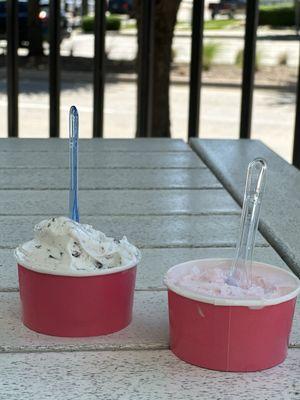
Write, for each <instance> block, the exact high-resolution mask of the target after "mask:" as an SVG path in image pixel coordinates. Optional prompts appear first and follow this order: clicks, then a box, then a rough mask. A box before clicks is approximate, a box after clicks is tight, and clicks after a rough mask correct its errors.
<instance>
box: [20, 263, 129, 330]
mask: <svg viewBox="0 0 300 400" xmlns="http://www.w3.org/2000/svg"><path fill="white" fill-rule="evenodd" d="M18 274H19V286H20V298H21V306H22V321H23V323H24V325H25V326H27V327H28V328H29V329H31V330H33V331H36V332H39V333H44V334H47V335H52V336H62V337H84V336H99V335H106V334H109V333H112V332H117V331H119V330H121V329H123V328H125V327H126V326H127V325H129V324H130V322H131V319H132V307H133V295H134V287H135V277H136V266H128V267H116V268H113V269H106V270H103V271H101V273H98V274H97V275H92V274H91V275H88V276H86V275H85V276H76V275H75V276H69V275H68V276H66V275H56V274H55V275H54V274H49V273H43V272H39V271H36V270H31V269H29V268H27V267H24V266H22V265H19V264H18Z"/></svg>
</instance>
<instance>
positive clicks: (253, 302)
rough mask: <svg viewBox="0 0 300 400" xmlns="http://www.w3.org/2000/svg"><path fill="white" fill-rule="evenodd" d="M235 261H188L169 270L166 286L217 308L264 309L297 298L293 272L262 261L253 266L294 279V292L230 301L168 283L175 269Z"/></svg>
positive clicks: (297, 291) (218, 259)
mask: <svg viewBox="0 0 300 400" xmlns="http://www.w3.org/2000/svg"><path fill="white" fill-rule="evenodd" d="M231 260H233V259H232V258H203V259H196V260H190V261H186V262H184V263H180V264H176V265H174V266H173V267H171V268H169V269H168V271H167V273H166V274H165V276H164V284H165V286H166V287H167V288H168V290H171V291H172V292H175V293H176V294H179V295H180V296H183V297H186V298H188V299H191V300H196V301H201V302H203V303H208V304H213V305H215V306H245V307H253V308H255V307H257V308H262V307H265V306H271V305H276V304H280V303H284V302H286V301H289V300H291V299H293V298H294V297H296V296H297V295H298V294H299V292H300V280H299V279H298V278H297V277H296V275H294V274H293V273H292V272H289V271H286V270H284V269H283V268H280V267H277V266H274V265H271V264H267V263H264V262H260V261H253V264H256V265H258V264H259V265H263V266H264V267H266V268H271V269H276V270H278V271H280V273H282V274H287V275H289V276H290V277H292V279H293V280H294V281H295V284H296V285H297V286H296V288H295V289H294V290H292V291H291V292H289V293H288V294H286V295H284V296H280V297H275V298H271V299H239V298H237V299H236V298H234V299H229V298H225V297H213V296H208V295H203V294H198V293H195V292H192V291H190V290H187V289H183V288H180V287H178V286H176V285H174V284H172V283H170V282H168V279H167V275H168V274H169V273H170V271H172V270H174V269H179V268H182V267H183V266H185V265H188V264H191V263H196V262H207V261H210V262H212V261H215V262H220V261H231Z"/></svg>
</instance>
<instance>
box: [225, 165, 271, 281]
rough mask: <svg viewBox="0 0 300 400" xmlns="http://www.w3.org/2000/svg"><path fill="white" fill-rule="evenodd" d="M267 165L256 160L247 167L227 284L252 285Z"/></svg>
mask: <svg viewBox="0 0 300 400" xmlns="http://www.w3.org/2000/svg"><path fill="white" fill-rule="evenodd" d="M266 171H267V163H266V161H265V160H263V159H262V158H256V159H255V160H253V161H252V162H251V163H250V164H249V165H248V171H247V179H246V187H245V194H244V203H243V210H242V217H241V226H240V237H239V240H238V242H237V248H236V255H235V260H234V263H233V265H232V269H231V271H230V274H229V277H228V278H227V283H228V284H229V285H233V286H240V287H244V288H248V287H250V286H251V284H252V257H253V249H254V244H255V235H256V232H257V227H258V221H259V214H260V209H261V201H262V197H263V192H264V188H265V184H266Z"/></svg>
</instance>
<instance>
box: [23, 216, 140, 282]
mask: <svg viewBox="0 0 300 400" xmlns="http://www.w3.org/2000/svg"><path fill="white" fill-rule="evenodd" d="M15 257H16V259H17V261H18V263H19V264H20V265H23V266H24V267H26V268H29V269H32V270H36V271H39V272H44V273H50V274H51V273H52V274H57V275H80V276H82V275H95V274H97V273H103V270H105V269H109V268H117V269H122V268H125V267H128V266H135V265H137V264H138V262H139V261H140V259H141V253H140V251H139V250H138V249H137V248H136V247H135V246H133V245H132V244H130V243H129V242H128V241H127V239H126V237H125V236H124V237H123V238H122V239H120V240H116V239H113V238H110V237H107V236H106V235H105V234H104V233H102V232H99V231H96V230H95V229H93V227H92V226H90V225H82V224H79V223H78V222H75V221H73V220H71V219H69V218H66V217H57V218H50V219H48V220H44V221H42V222H40V223H39V224H37V225H36V226H35V228H34V239H33V240H31V241H29V242H26V243H24V244H23V245H20V246H19V247H18V248H17V249H16V250H15Z"/></svg>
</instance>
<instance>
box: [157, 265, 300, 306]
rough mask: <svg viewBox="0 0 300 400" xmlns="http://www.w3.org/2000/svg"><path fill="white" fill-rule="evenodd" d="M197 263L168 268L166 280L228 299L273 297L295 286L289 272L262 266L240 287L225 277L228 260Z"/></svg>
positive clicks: (188, 288)
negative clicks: (247, 286) (250, 281)
mask: <svg viewBox="0 0 300 400" xmlns="http://www.w3.org/2000/svg"><path fill="white" fill-rule="evenodd" d="M209 261H210V260H208V263H207V264H205V263H197V262H196V261H195V262H194V263H193V262H189V263H186V264H184V268H179V266H177V267H174V268H175V269H171V270H169V272H168V273H167V275H166V279H165V282H166V284H167V286H169V285H171V286H174V287H177V288H178V289H183V290H185V291H188V292H190V293H193V294H196V295H203V296H211V297H214V298H227V299H249V300H250V299H272V298H277V297H281V296H285V295H287V294H289V293H290V292H291V291H293V290H294V289H295V288H296V286H295V284H294V281H293V280H291V278H290V274H287V273H284V271H281V270H280V269H274V270H273V273H270V271H269V270H266V269H264V268H262V269H261V270H260V269H258V268H253V279H252V286H251V287H249V288H241V287H238V286H232V285H229V284H228V283H227V282H226V281H227V278H228V276H229V273H230V264H231V263H230V262H228V261H227V262H224V261H219V262H214V264H211V262H209Z"/></svg>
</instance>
